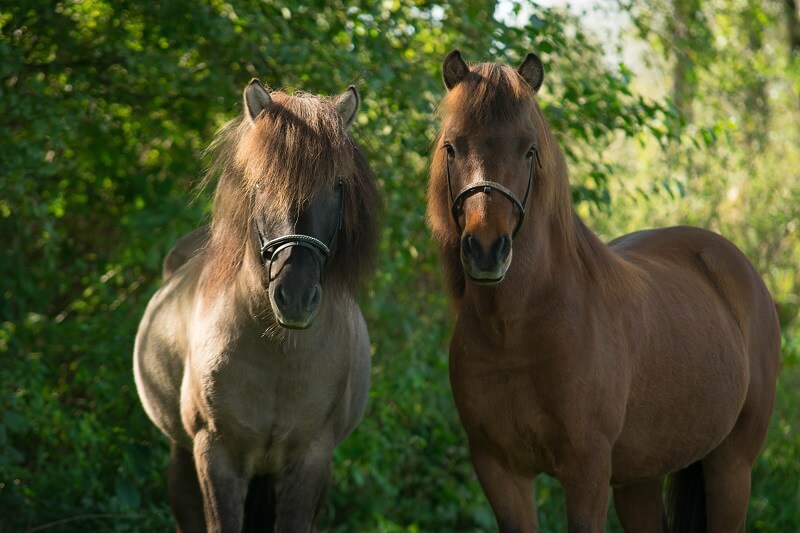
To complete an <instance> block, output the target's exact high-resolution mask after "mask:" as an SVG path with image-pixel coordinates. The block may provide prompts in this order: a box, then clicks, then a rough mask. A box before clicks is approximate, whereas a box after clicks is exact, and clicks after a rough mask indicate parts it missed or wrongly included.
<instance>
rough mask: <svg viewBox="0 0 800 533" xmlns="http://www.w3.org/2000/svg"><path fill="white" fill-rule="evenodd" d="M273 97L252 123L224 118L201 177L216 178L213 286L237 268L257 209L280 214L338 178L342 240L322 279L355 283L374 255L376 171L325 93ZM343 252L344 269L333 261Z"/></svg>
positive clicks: (211, 258)
mask: <svg viewBox="0 0 800 533" xmlns="http://www.w3.org/2000/svg"><path fill="white" fill-rule="evenodd" d="M271 96H272V103H271V104H270V105H269V107H267V108H266V109H265V110H264V111H263V112H262V114H261V115H259V116H258V117H257V118H256V120H255V121H254V122H253V123H251V122H250V121H249V119H247V118H242V117H240V118H238V119H235V120H233V121H231V122H229V123H228V124H226V125H225V126H223V127H222V128H221V129H220V130H219V131H218V133H217V135H216V136H215V139H214V141H213V142H212V144H211V146H210V148H209V152H210V153H211V157H212V164H211V167H210V169H209V171H208V172H207V174H206V178H205V180H204V182H205V183H209V182H211V181H212V180H213V179H214V178H215V177H216V176H218V177H219V181H218V184H217V188H216V191H215V194H214V204H213V209H212V216H211V218H212V221H211V241H210V246H209V247H208V260H209V262H210V263H211V265H210V267H209V268H208V269H206V270H207V272H206V276H207V278H208V281H209V284H210V285H212V286H214V287H218V286H220V285H222V284H224V283H225V282H226V281H228V280H230V279H231V278H232V277H233V276H234V275H235V274H236V272H237V271H238V269H239V267H240V266H241V264H242V257H243V254H244V250H245V245H246V241H247V239H248V235H249V231H250V227H251V223H252V219H253V216H254V213H257V212H267V213H270V215H271V216H276V217H278V218H280V217H285V216H287V215H288V213H290V212H293V211H296V210H297V209H298V208H302V207H303V206H305V205H307V204H308V203H309V202H310V200H311V199H312V198H313V196H314V195H315V194H316V193H317V192H319V191H324V190H330V189H331V188H332V186H333V184H334V183H336V182H338V181H342V182H343V184H344V189H343V191H344V192H343V194H344V195H345V209H344V212H343V216H342V227H341V229H340V235H339V241H340V242H338V243H337V253H336V254H335V255H336V258H335V260H334V261H333V262H332V263H331V264H330V265H329V266H328V267H327V271H326V284H332V283H336V282H337V281H339V282H341V283H343V284H345V285H348V286H353V285H355V284H357V283H358V281H359V280H360V279H361V278H363V277H364V276H365V275H366V274H367V273H368V271H370V270H371V269H372V266H373V262H374V254H375V249H376V244H375V242H374V241H375V240H376V239H377V235H378V230H377V213H378V211H379V209H380V200H379V198H378V193H377V187H376V183H375V179H374V176H373V174H372V172H371V170H370V168H369V165H368V164H367V162H366V159H365V158H364V156H363V154H362V152H361V149H360V148H359V146H358V144H357V143H356V141H355V140H354V139H353V137H352V135H351V134H350V133H349V132H348V130H347V128H346V126H345V125H344V124H343V122H342V119H341V117H340V115H339V114H338V112H337V111H336V108H335V106H334V105H333V103H332V102H331V101H330V100H329V99H326V98H321V97H318V96H315V95H311V94H307V93H295V94H293V95H289V94H286V93H282V92H273V93H271ZM256 192H263V194H256ZM341 256H347V261H348V262H349V263H348V266H347V268H337V263H339V262H341V261H339V260H338V258H339V257H341Z"/></svg>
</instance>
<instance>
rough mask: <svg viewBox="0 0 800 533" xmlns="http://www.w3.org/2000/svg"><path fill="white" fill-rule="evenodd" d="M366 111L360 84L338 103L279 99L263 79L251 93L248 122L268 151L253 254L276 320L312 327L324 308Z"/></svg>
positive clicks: (257, 172) (256, 170) (259, 176)
mask: <svg viewBox="0 0 800 533" xmlns="http://www.w3.org/2000/svg"><path fill="white" fill-rule="evenodd" d="M298 100H299V101H303V100H305V102H303V103H304V104H305V105H299V104H298ZM358 106H359V96H358V92H357V90H356V88H355V87H353V86H350V87H349V88H348V89H347V90H346V91H345V92H344V93H342V94H341V95H339V96H338V97H335V98H332V99H330V100H321V99H317V98H313V97H311V96H292V97H290V96H288V95H285V94H282V93H280V94H278V93H276V94H275V96H274V97H273V95H271V94H270V93H269V92H268V91H267V89H265V88H264V86H263V85H262V84H261V83H260V82H259V81H258V80H257V79H254V80H252V81H251V82H250V84H249V85H248V86H247V87H246V88H245V90H244V113H245V119H244V120H245V121H246V122H248V123H249V124H250V127H251V128H252V129H253V130H256V136H257V137H258V138H260V139H261V140H263V141H265V142H263V143H260V142H257V143H256V145H257V146H258V145H260V146H261V149H262V150H264V151H265V152H266V155H265V157H264V158H257V159H256V161H255V162H253V161H250V162H249V163H251V166H250V167H249V171H250V172H251V173H252V174H253V175H254V176H255V178H256V179H255V180H254V187H253V194H252V213H251V216H250V221H251V231H250V236H251V239H250V245H249V246H248V250H250V252H249V253H251V254H252V255H253V256H255V259H256V260H257V262H258V264H259V265H260V271H261V280H262V286H263V287H265V288H266V290H267V291H268V294H269V302H270V306H271V308H272V312H273V314H274V316H275V319H276V321H277V322H278V324H280V325H281V326H283V327H286V328H291V329H304V328H307V327H308V326H309V325H310V324H311V322H312V321H313V319H314V318H315V316H316V314H317V312H318V311H319V309H320V305H321V303H322V296H323V279H324V274H325V271H326V267H327V265H328V264H329V263H330V261H331V259H332V256H333V254H335V253H336V251H337V247H338V245H339V243H340V241H341V235H340V234H341V229H342V218H343V212H344V209H345V208H346V206H345V198H346V193H345V190H344V189H345V188H346V187H347V186H348V183H349V182H350V180H348V179H346V177H347V176H348V175H349V174H350V173H352V167H353V164H352V161H350V159H352V151H351V150H350V149H349V147H348V145H347V143H346V142H342V139H345V138H347V134H346V131H345V130H346V129H347V128H348V127H349V126H350V124H351V123H352V121H353V119H354V117H355V115H356V112H357V110H358ZM329 130H336V131H329ZM247 157H249V156H246V157H244V158H245V159H247ZM351 186H352V184H351Z"/></svg>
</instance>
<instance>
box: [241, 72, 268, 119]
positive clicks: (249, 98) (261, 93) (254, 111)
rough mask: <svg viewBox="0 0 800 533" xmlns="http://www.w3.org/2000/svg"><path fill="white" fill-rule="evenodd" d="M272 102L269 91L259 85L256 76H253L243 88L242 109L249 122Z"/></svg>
mask: <svg viewBox="0 0 800 533" xmlns="http://www.w3.org/2000/svg"><path fill="white" fill-rule="evenodd" d="M271 103H272V97H271V96H270V95H269V92H268V91H267V90H266V89H265V88H264V86H263V85H261V82H260V81H259V80H258V78H253V79H252V80H250V83H248V84H247V87H245V88H244V110H245V113H246V114H247V116H248V117H249V118H250V121H251V122H255V120H256V117H257V116H258V115H259V113H261V112H262V111H263V110H264V109H266V108H267V106H269V105H270V104H271Z"/></svg>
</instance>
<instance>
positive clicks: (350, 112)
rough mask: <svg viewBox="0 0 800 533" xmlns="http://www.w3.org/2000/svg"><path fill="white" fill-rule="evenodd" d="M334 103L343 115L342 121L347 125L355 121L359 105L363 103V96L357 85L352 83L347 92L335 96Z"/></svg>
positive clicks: (340, 114)
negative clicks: (359, 94) (361, 96)
mask: <svg viewBox="0 0 800 533" xmlns="http://www.w3.org/2000/svg"><path fill="white" fill-rule="evenodd" d="M333 104H334V105H335V106H336V111H338V112H339V116H341V117H342V122H344V125H345V126H349V125H350V124H352V123H353V119H355V118H356V113H358V107H359V105H361V98H359V96H358V89H356V86H355V85H351V86H350V87H348V88H347V90H346V91H345V92H343V93H342V94H340V95H339V96H337V97H336V98H334V100H333Z"/></svg>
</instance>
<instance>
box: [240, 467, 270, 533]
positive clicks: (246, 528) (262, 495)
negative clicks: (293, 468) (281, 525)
mask: <svg viewBox="0 0 800 533" xmlns="http://www.w3.org/2000/svg"><path fill="white" fill-rule="evenodd" d="M273 481H274V480H273V478H271V477H270V476H254V477H253V478H252V479H251V480H250V483H249V485H248V486H247V497H246V498H245V500H244V520H243V524H242V533H256V532H263V531H274V528H275V485H274V483H273Z"/></svg>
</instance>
